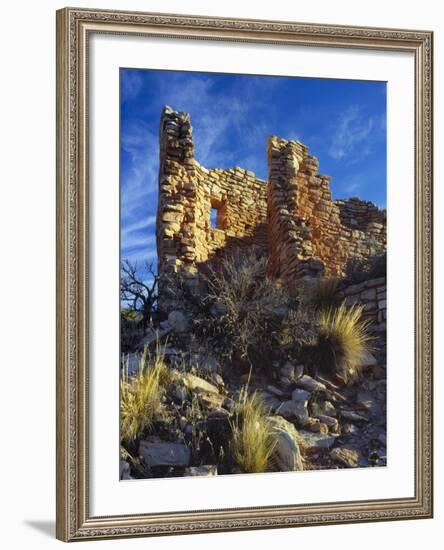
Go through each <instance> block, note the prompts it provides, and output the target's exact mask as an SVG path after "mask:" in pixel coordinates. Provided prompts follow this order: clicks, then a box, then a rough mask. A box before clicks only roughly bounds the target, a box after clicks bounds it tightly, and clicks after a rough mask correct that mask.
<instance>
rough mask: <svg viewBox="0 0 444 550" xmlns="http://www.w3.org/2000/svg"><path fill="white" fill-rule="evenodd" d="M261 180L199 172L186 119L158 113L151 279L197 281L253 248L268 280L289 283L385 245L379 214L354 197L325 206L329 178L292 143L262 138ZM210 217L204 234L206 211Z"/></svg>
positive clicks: (237, 171)
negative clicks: (207, 266)
mask: <svg viewBox="0 0 444 550" xmlns="http://www.w3.org/2000/svg"><path fill="white" fill-rule="evenodd" d="M267 155H268V164H269V180H268V182H266V181H264V180H261V179H259V178H256V177H255V175H254V174H253V173H252V172H249V171H247V170H244V169H242V168H239V167H236V168H232V169H229V170H222V169H211V170H208V169H206V168H204V167H203V166H201V165H200V164H199V163H198V162H197V161H196V159H195V155H194V143H193V136H192V128H191V123H190V118H189V115H188V114H187V113H180V112H177V111H174V110H173V109H171V108H170V107H165V108H164V110H163V112H162V116H161V121H160V170H159V199H158V212H157V229H156V232H157V233H156V234H157V253H158V269H159V273H165V272H177V271H179V270H180V271H185V272H187V273H189V274H190V275H191V274H193V273H196V272H197V271H198V269H199V266H200V265H202V264H204V263H205V262H207V261H208V260H211V259H212V258H215V257H218V256H224V255H227V254H230V253H232V252H234V251H239V250H241V251H242V250H243V249H251V247H252V246H255V247H256V250H257V251H258V252H259V254H264V255H265V256H266V257H267V259H268V267H269V273H270V274H271V275H272V276H273V277H276V278H280V279H282V280H283V281H284V282H287V283H291V282H294V281H296V280H298V279H301V278H305V277H314V276H315V277H316V276H319V275H322V274H324V275H330V276H342V275H344V272H345V267H346V263H347V261H348V259H349V258H351V257H355V258H359V259H362V258H367V257H370V256H373V255H375V254H378V253H381V252H382V251H383V250H385V246H386V214H385V211H384V210H379V209H378V208H377V207H376V206H375V205H374V204H372V203H370V202H366V201H361V200H360V199H357V198H352V199H348V200H340V201H333V200H332V195H331V190H330V177H329V176H326V175H322V174H319V172H318V164H319V163H318V159H317V158H316V157H314V156H312V155H310V154H309V151H308V148H307V147H306V146H305V145H303V144H302V143H300V142H298V141H289V140H285V139H281V138H278V137H275V136H273V137H270V138H269V140H268V147H267ZM212 209H216V210H217V223H216V226H215V227H212V224H211V221H210V213H211V210H212Z"/></svg>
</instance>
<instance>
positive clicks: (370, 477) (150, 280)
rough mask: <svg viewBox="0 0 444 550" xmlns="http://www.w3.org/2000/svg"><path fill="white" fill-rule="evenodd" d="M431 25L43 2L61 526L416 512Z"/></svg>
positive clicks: (87, 531)
mask: <svg viewBox="0 0 444 550" xmlns="http://www.w3.org/2000/svg"><path fill="white" fill-rule="evenodd" d="M432 38H433V34H432V32H430V31H425V30H398V29H382V28H367V27H348V26H347V27H345V26H344V27H342V26H333V25H331V26H329V25H316V24H306V23H291V22H278V21H257V20H253V19H248V20H238V19H228V18H215V17H197V16H187V15H172V14H149V13H134V12H117V11H100V10H93V9H91V10H90V9H77V8H65V9H62V10H59V11H58V12H57V228H58V229H57V231H58V233H57V300H58V301H57V537H58V538H59V539H61V540H64V541H73V540H86V539H93V538H111V537H130V536H149V535H167V534H186V533H200V532H219V531H229V530H241V529H265V528H278V527H292V526H294V527H298V526H304V525H318V524H334V523H350V522H364V521H386V520H401V519H415V518H429V517H431V516H432V509H433V492H432V330H431V329H432V305H431V300H432Z"/></svg>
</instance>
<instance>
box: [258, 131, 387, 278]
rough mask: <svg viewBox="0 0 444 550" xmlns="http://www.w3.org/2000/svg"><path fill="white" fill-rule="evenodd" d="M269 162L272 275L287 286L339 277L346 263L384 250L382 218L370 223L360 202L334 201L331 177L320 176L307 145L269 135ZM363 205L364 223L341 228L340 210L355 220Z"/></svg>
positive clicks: (269, 224) (361, 218)
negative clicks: (310, 279)
mask: <svg viewBox="0 0 444 550" xmlns="http://www.w3.org/2000/svg"><path fill="white" fill-rule="evenodd" d="M268 162H269V192H268V234H269V242H274V243H276V246H274V247H273V248H272V249H271V250H270V273H271V274H273V275H274V276H278V277H282V278H283V279H284V280H287V281H293V280H296V279H300V278H304V277H313V276H318V275H319V274H322V273H323V274H325V275H335V276H341V275H343V274H344V270H345V266H346V262H347V260H348V258H350V257H356V258H366V257H368V256H371V255H374V254H375V253H376V251H379V249H381V248H383V247H385V225H382V224H381V223H378V222H379V221H380V220H382V216H381V217H376V216H374V217H373V218H372V217H371V216H372V215H373V213H372V211H371V208H370V207H369V206H368V205H366V203H364V202H363V201H359V199H356V200H355V201H354V202H353V203H352V206H351V207H350V206H349V203H348V202H347V201H342V202H339V203H337V202H335V201H333V200H332V197H331V191H330V178H329V177H328V176H324V175H320V174H318V160H317V159H316V158H315V157H313V156H311V155H309V154H308V149H307V147H306V146H305V145H303V144H301V143H299V142H298V141H288V140H284V139H281V138H278V137H274V136H273V137H271V138H270V139H269V142H268ZM361 203H362V204H363V214H364V213H368V212H370V214H369V216H368V223H365V224H364V221H363V216H361V217H359V216H358V219H359V222H358V223H357V224H356V227H353V225H352V224H350V225H347V224H345V223H343V222H342V219H341V211H344V210H345V206H344V205H346V206H349V209H353V211H354V212H356V215H358V214H357V213H358V211H359V213H360V210H361ZM370 204H371V203H370ZM372 206H373V205H372ZM374 208H375V209H376V207H374ZM376 210H377V209H376ZM344 216H345V215H344V214H343V217H344ZM375 219H376V220H378V222H375V221H374V220H375ZM381 226H382V227H381Z"/></svg>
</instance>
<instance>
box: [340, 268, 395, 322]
mask: <svg viewBox="0 0 444 550" xmlns="http://www.w3.org/2000/svg"><path fill="white" fill-rule="evenodd" d="M340 298H344V299H345V305H347V306H351V305H354V304H360V305H362V306H364V311H363V317H364V318H366V319H369V320H370V321H372V324H371V325H370V328H371V330H372V331H374V332H380V333H385V331H386V327H387V283H386V278H385V277H379V278H377V279H370V280H367V281H363V282H362V283H358V284H353V285H348V286H345V287H344V288H343V289H342V290H341V293H340Z"/></svg>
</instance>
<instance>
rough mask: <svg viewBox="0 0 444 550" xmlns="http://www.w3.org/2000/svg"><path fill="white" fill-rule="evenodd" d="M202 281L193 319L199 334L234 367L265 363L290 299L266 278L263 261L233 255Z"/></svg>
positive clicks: (253, 255) (250, 256)
mask: <svg viewBox="0 0 444 550" xmlns="http://www.w3.org/2000/svg"><path fill="white" fill-rule="evenodd" d="M202 277H203V279H204V283H205V285H206V292H205V296H204V298H203V303H202V307H201V308H200V312H199V314H198V315H196V317H195V329H196V331H197V334H198V335H199V336H200V337H201V338H204V339H205V340H207V341H210V342H212V344H213V348H216V349H217V350H219V353H220V355H222V356H223V357H224V358H225V359H227V360H228V361H231V362H233V363H239V364H244V365H245V366H246V367H249V366H251V365H254V366H258V365H259V364H260V363H261V362H262V361H263V360H264V359H268V358H269V354H270V353H271V352H272V345H273V341H274V337H275V334H276V331H278V329H279V327H280V324H281V323H282V317H285V316H286V311H284V314H282V309H284V310H285V308H286V305H287V302H288V297H287V295H286V292H285V289H283V288H282V287H280V286H279V285H277V284H276V283H274V282H273V281H272V280H271V279H270V278H269V277H268V276H267V274H266V260H265V259H264V258H260V257H257V256H256V255H255V254H254V253H253V254H248V255H245V254H244V255H243V256H239V255H238V256H232V257H230V258H226V259H224V260H223V261H221V262H220V264H219V265H217V266H215V267H210V268H209V269H208V272H207V273H206V274H204V275H203V276H202Z"/></svg>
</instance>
